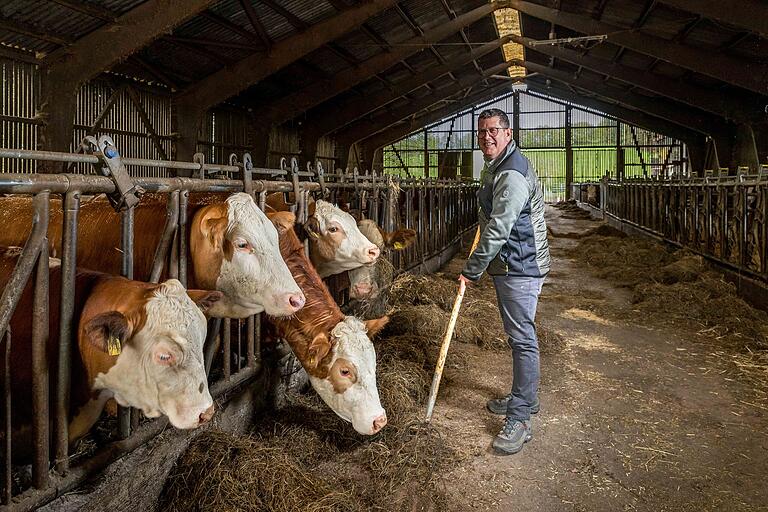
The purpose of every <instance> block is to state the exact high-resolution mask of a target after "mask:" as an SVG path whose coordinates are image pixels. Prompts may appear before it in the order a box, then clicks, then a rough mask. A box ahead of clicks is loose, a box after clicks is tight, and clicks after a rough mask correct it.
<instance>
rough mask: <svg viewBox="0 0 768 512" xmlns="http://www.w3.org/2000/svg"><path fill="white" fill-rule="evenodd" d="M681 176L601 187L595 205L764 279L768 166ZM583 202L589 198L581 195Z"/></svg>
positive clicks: (578, 187) (582, 187) (766, 274)
mask: <svg viewBox="0 0 768 512" xmlns="http://www.w3.org/2000/svg"><path fill="white" fill-rule="evenodd" d="M764 171H765V172H760V173H756V174H746V173H742V174H738V175H736V176H733V175H731V176H727V175H723V176H707V177H703V178H689V179H685V180H658V179H655V180H649V179H630V180H623V181H608V180H606V181H603V182H601V183H592V184H580V185H576V186H575V190H574V192H576V191H578V193H579V194H581V195H580V196H579V195H575V196H574V197H577V198H580V200H582V201H585V199H584V191H585V190H589V189H590V188H593V187H595V186H596V187H599V189H600V191H599V194H598V199H599V203H598V204H599V207H600V208H601V209H602V210H603V211H604V212H605V214H606V215H609V216H611V217H613V218H615V219H618V220H621V221H623V222H626V223H628V224H631V225H633V226H635V227H639V228H641V229H643V230H645V231H648V232H650V233H652V234H654V235H656V236H658V237H660V238H663V239H665V240H667V241H669V242H671V243H673V244H676V245H678V246H680V247H686V248H688V249H690V250H692V251H693V252H696V253H698V254H701V255H703V256H705V257H707V258H709V259H711V260H713V261H717V262H718V263H720V264H722V265H724V266H726V267H729V268H732V269H734V270H737V271H739V272H740V273H742V274H745V275H749V276H751V277H754V278H757V279H760V280H762V281H764V282H768V260H767V259H766V258H768V255H767V254H766V252H767V251H768V169H765V170H764ZM585 202H587V201H585Z"/></svg>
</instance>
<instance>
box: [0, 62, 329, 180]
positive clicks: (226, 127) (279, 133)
mask: <svg viewBox="0 0 768 512" xmlns="http://www.w3.org/2000/svg"><path fill="white" fill-rule="evenodd" d="M0 81H2V91H3V93H2V101H0V147H3V148H14V149H30V150H34V149H40V148H39V147H38V144H39V141H38V138H39V132H40V129H41V124H42V122H41V120H40V119H38V118H36V112H37V108H38V102H39V98H40V74H39V71H38V68H37V66H36V65H35V64H30V63H26V62H19V61H15V60H12V59H8V58H0ZM129 87H130V89H131V90H132V92H133V93H134V94H129V93H128V88H129ZM136 100H137V101H138V102H139V103H140V105H141V109H143V110H144V113H146V117H147V120H148V121H149V126H147V123H146V122H145V121H144V119H143V115H142V113H141V112H140V108H139V107H137V105H136ZM171 100H172V96H171V93H169V92H168V91H166V90H164V89H161V88H158V87H151V86H149V85H145V84H140V83H137V82H133V81H129V80H126V79H124V78H122V77H117V76H112V75H104V76H103V77H101V78H98V79H96V80H93V81H91V82H88V83H87V84H86V85H84V86H83V87H82V88H81V89H80V91H79V92H78V96H77V111H76V114H75V120H74V121H75V125H74V131H73V133H72V143H71V146H70V150H72V151H77V149H78V148H79V146H80V142H81V141H82V139H83V138H84V137H85V136H86V135H96V136H97V137H98V136H101V135H109V136H110V137H112V139H113V140H114V141H115V144H116V146H117V148H118V150H119V151H120V153H121V154H122V155H124V156H126V157H132V158H147V159H153V160H155V159H166V158H173V154H174V151H173V150H174V148H173V145H174V133H173V126H172V114H173V105H172V101H171ZM254 123H258V117H257V116H256V115H255V114H251V113H249V112H247V111H245V110H241V109H238V108H235V107H231V106H220V107H217V108H215V109H211V110H210V111H209V112H208V115H207V116H206V118H205V120H204V122H203V125H202V127H201V130H200V133H199V134H198V144H197V151H199V152H201V153H203V154H204V155H205V159H206V161H207V162H215V163H226V162H227V161H228V160H229V155H230V154H231V153H235V154H237V155H238V159H239V160H242V154H243V153H244V152H246V151H250V152H253V151H254V149H253V147H254V142H258V141H254V140H252V138H253V137H254V136H255V135H254V133H253V132H254V130H253V128H254ZM300 128H301V127H300V126H298V125H295V124H293V123H287V124H286V125H283V126H277V127H273V128H272V130H271V132H270V136H269V139H270V140H269V148H268V162H267V165H268V166H269V167H278V166H279V164H280V159H281V158H282V157H286V158H288V159H289V160H290V158H291V157H292V156H296V157H298V156H299V151H300V135H299V133H300ZM150 132H154V134H156V137H154V136H152V135H151V134H150ZM317 155H318V159H319V160H320V161H321V162H322V163H323V166H324V168H325V169H334V168H335V166H336V163H335V162H336V160H335V159H336V143H335V141H334V140H333V139H331V138H329V137H323V138H321V139H320V141H319V143H318V153H317ZM305 165H306V164H305V163H304V162H302V163H301V166H302V168H303V167H304V166H305ZM62 170H63V169H62ZM66 170H67V171H68V172H78V173H91V172H93V171H92V169H91V168H90V167H89V166H87V165H80V166H70V167H68V168H67V169H66ZM36 171H37V166H36V164H35V162H32V161H28V160H10V159H4V158H0V172H24V173H29V172H36ZM132 172H133V173H134V175H135V176H141V177H167V175H168V174H167V171H165V170H163V169H153V168H138V169H133V170H132Z"/></svg>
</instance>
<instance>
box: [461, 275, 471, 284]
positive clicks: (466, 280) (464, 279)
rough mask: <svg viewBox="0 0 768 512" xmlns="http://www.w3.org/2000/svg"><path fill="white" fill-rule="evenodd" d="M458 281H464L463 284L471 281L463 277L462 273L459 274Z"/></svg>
mask: <svg viewBox="0 0 768 512" xmlns="http://www.w3.org/2000/svg"><path fill="white" fill-rule="evenodd" d="M459 282H462V283H464V285H465V286H466V285H468V284H471V283H472V281H470V280H469V279H467V278H466V277H464V275H463V274H459Z"/></svg>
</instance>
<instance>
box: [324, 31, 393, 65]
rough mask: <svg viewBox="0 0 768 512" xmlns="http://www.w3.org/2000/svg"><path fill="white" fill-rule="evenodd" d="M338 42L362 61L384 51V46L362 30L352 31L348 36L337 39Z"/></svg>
mask: <svg viewBox="0 0 768 512" xmlns="http://www.w3.org/2000/svg"><path fill="white" fill-rule="evenodd" d="M336 43H337V44H338V45H339V46H341V47H343V48H344V49H345V50H347V51H348V52H350V53H351V54H352V55H354V56H355V57H357V59H358V60H361V61H362V60H367V59H370V58H371V57H373V56H374V55H376V54H378V53H381V52H382V51H384V47H382V46H381V45H380V44H379V43H377V42H376V41H373V40H371V38H370V37H368V35H367V34H365V33H364V32H363V31H362V30H356V31H353V32H350V33H349V34H347V35H346V36H343V37H341V38H339V39H337V40H336Z"/></svg>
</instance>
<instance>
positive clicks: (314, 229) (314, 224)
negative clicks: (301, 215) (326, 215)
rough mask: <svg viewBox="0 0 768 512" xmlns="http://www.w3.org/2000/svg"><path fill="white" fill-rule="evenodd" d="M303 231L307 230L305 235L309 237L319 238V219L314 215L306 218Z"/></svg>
mask: <svg viewBox="0 0 768 512" xmlns="http://www.w3.org/2000/svg"><path fill="white" fill-rule="evenodd" d="M304 231H306V232H307V235H308V236H309V237H310V238H314V239H318V238H320V221H318V220H317V219H316V218H315V217H314V216H312V217H310V218H309V219H307V222H305V223H304Z"/></svg>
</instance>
